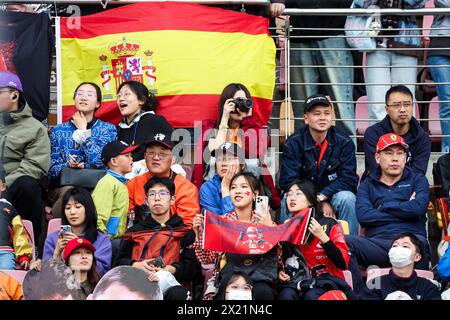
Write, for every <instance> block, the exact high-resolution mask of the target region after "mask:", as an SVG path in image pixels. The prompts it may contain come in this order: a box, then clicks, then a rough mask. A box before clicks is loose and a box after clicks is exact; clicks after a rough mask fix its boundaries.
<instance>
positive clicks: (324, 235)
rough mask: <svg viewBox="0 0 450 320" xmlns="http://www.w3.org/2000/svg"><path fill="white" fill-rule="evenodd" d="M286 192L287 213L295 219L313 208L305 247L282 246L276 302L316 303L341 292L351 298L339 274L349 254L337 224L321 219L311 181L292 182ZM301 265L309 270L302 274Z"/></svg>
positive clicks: (329, 219)
mask: <svg viewBox="0 0 450 320" xmlns="http://www.w3.org/2000/svg"><path fill="white" fill-rule="evenodd" d="M288 190H289V192H288V193H287V195H286V196H287V197H286V206H287V209H288V211H289V212H292V213H293V214H294V215H295V214H297V213H298V212H299V211H301V210H304V209H306V208H313V217H312V218H311V222H310V224H309V226H308V231H309V233H310V235H309V237H308V240H307V242H306V244H305V245H300V246H296V245H293V244H291V243H288V242H285V243H284V244H283V260H284V261H285V263H284V270H280V272H279V273H278V277H279V279H280V280H281V282H282V283H283V285H282V286H281V291H280V295H279V299H280V300H299V299H304V300H317V299H318V298H319V297H320V296H321V295H323V294H324V293H326V292H327V291H329V290H342V291H343V292H345V293H346V294H347V295H349V294H350V296H351V288H350V286H349V285H348V284H347V283H346V282H345V278H344V273H343V270H346V269H347V266H348V262H349V260H350V254H349V249H348V247H347V244H346V242H345V236H344V232H343V231H342V228H341V226H340V224H339V222H338V221H336V220H335V219H333V218H330V217H325V216H324V215H323V212H322V207H321V205H320V204H319V202H318V201H317V192H316V190H315V186H314V184H313V183H312V182H311V181H296V182H294V183H293V184H292V185H291V186H290V187H289V189H288ZM301 262H306V264H307V268H308V269H309V270H306V272H305V270H303V269H302V268H301V267H302V263H301ZM297 265H298V266H297ZM303 266H304V265H303ZM304 267H306V266H304ZM305 274H311V275H312V278H310V277H306V278H305V277H304V275H305ZM303 279H304V281H303V282H302V281H301V280H303ZM313 282H315V284H314V285H312V283H313ZM311 286H312V287H311Z"/></svg>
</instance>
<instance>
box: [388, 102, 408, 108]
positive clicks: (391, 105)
mask: <svg viewBox="0 0 450 320" xmlns="http://www.w3.org/2000/svg"><path fill="white" fill-rule="evenodd" d="M387 106H388V107H391V108H393V109H400V108H401V107H402V106H403V107H405V108H406V109H408V108H410V107H411V106H412V103H411V102H394V103H393V104H388V105H387Z"/></svg>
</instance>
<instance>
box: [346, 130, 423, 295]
mask: <svg viewBox="0 0 450 320" xmlns="http://www.w3.org/2000/svg"><path fill="white" fill-rule="evenodd" d="M408 147H409V146H408V145H407V144H406V143H405V140H404V139H403V138H402V137H401V136H399V135H396V134H394V133H388V134H385V135H383V136H381V137H380V138H379V139H378V143H377V146H376V153H375V161H376V163H377V165H378V168H377V170H376V171H375V172H372V173H371V175H370V176H368V177H367V178H366V179H365V180H364V181H363V182H362V183H361V185H360V186H359V189H358V194H357V196H356V215H357V218H358V221H359V223H360V225H361V227H362V228H364V237H361V236H347V238H346V240H347V244H348V246H349V248H350V251H351V254H352V255H351V258H350V263H349V270H350V271H351V272H352V277H353V288H354V291H355V292H356V293H361V292H362V290H365V285H364V283H363V281H362V277H361V274H360V266H363V267H368V266H370V265H377V266H378V267H381V268H384V267H390V262H389V255H388V252H389V249H390V248H391V245H392V242H393V240H394V239H395V237H396V236H397V235H399V234H401V233H404V232H410V233H413V234H415V235H416V236H417V237H418V238H419V240H420V241H421V242H422V243H423V245H424V248H426V249H425V250H424V253H423V255H422V260H421V261H420V262H419V263H418V264H417V265H416V268H417V269H428V265H429V261H430V250H429V244H428V240H427V232H426V221H427V208H428V200H429V191H428V181H427V178H426V177H425V176H424V175H423V174H421V173H418V172H417V171H414V170H413V169H412V168H410V167H408V166H406V162H407V157H408Z"/></svg>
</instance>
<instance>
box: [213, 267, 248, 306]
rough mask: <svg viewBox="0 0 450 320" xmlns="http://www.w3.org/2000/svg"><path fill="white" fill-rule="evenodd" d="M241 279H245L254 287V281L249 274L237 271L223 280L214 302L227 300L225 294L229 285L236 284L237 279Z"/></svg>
mask: <svg viewBox="0 0 450 320" xmlns="http://www.w3.org/2000/svg"><path fill="white" fill-rule="evenodd" d="M239 277H242V278H244V280H245V282H247V284H249V285H251V286H252V287H253V281H252V279H250V276H249V275H248V274H247V273H245V272H242V271H235V272H233V273H231V274H229V275H227V276H226V277H225V278H223V279H222V281H221V282H220V285H219V289H218V291H217V294H216V295H215V296H214V300H225V293H226V289H227V287H228V285H229V284H230V283H233V282H235V281H236V280H237V279H239Z"/></svg>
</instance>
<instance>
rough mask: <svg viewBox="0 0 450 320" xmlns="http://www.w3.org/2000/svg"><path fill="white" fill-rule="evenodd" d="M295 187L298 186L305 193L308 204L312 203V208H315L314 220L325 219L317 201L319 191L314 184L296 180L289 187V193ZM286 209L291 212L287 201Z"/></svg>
mask: <svg viewBox="0 0 450 320" xmlns="http://www.w3.org/2000/svg"><path fill="white" fill-rule="evenodd" d="M293 186H297V187H298V188H299V189H300V191H301V192H303V194H304V195H305V197H306V199H307V200H308V202H309V203H311V207H312V208H314V219H316V220H319V219H321V218H322V217H323V211H322V206H321V204H320V203H319V201H317V189H316V186H315V185H314V183H312V182H311V181H309V180H296V181H294V182H292V183H291V184H290V185H289V187H288V188H287V192H289V190H291V188H292V187H293ZM286 209H287V210H288V211H289V207H288V203H287V201H286ZM295 213H296V212H295Z"/></svg>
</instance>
